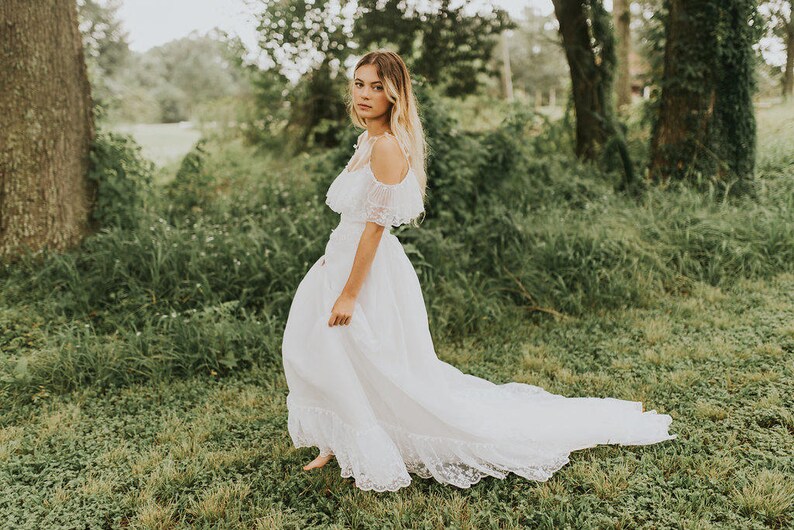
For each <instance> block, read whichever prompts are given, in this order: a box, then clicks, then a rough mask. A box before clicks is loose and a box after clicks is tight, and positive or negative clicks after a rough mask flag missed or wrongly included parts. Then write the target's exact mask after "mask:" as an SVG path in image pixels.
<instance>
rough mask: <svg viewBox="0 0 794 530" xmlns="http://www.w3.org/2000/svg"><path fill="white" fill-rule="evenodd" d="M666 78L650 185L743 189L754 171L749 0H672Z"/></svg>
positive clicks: (667, 26) (653, 145)
mask: <svg viewBox="0 0 794 530" xmlns="http://www.w3.org/2000/svg"><path fill="white" fill-rule="evenodd" d="M668 6H669V11H668V16H667V19H666V21H665V30H666V42H665V57H664V76H663V79H662V95H661V98H660V105H659V115H658V118H657V121H656V123H655V126H654V131H653V135H652V139H651V156H650V167H649V175H650V177H651V178H652V179H654V180H659V181H663V180H667V179H670V178H674V179H685V178H688V179H691V180H695V181H696V180H701V179H703V180H710V181H715V182H728V181H734V180H736V179H738V180H739V181H741V182H736V183H735V184H738V186H735V187H734V191H741V190H745V189H747V186H746V184H747V183H748V181H749V179H750V178H751V177H752V174H753V171H754V166H755V149H756V125H755V114H754V110H753V104H752V93H753V91H754V90H755V87H756V85H755V79H754V76H753V73H754V70H753V69H754V60H755V58H754V52H753V49H752V46H753V45H754V44H755V43H754V41H753V38H754V37H753V35H754V29H753V28H752V27H751V26H750V25H749V24H748V20H750V19H751V17H752V14H753V12H754V10H755V1H754V0H669V2H668Z"/></svg>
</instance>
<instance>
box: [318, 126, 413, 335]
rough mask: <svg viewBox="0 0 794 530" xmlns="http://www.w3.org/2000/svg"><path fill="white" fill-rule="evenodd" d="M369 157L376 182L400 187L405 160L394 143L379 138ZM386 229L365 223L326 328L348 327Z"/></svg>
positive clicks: (375, 224) (376, 224)
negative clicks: (347, 274)
mask: <svg viewBox="0 0 794 530" xmlns="http://www.w3.org/2000/svg"><path fill="white" fill-rule="evenodd" d="M371 157H372V158H371V163H370V165H371V167H372V173H373V174H374V175H375V178H376V179H377V180H379V181H380V182H382V183H383V184H390V185H393V184H399V182H400V180H401V179H402V173H403V171H404V166H405V159H404V157H403V154H402V151H401V150H400V147H399V146H398V145H397V143H396V142H394V141H385V142H384V141H382V139H381V138H379V139H378V140H376V141H375V145H373V146H372V155H371ZM385 228H386V227H385V226H383V225H379V224H378V223H373V222H371V221H368V222H367V225H366V226H365V227H364V231H363V232H362V233H361V237H360V238H359V240H358V247H357V248H356V255H355V257H354V258H353V266H352V268H351V270H350V276H349V277H348V279H347V283H345V286H344V287H343V288H342V293H341V294H340V295H339V298H337V300H336V303H335V304H334V307H333V309H331V317H330V319H329V320H328V325H329V326H336V325H348V324H350V320H351V319H352V316H353V308H354V307H355V303H356V299H357V298H358V294H359V292H360V291H361V286H362V285H364V280H365V279H366V277H367V274H368V273H369V269H370V267H371V266H372V261H373V260H374V259H375V253H376V252H377V250H378V245H379V244H380V241H381V238H382V236H383V230H384V229H385Z"/></svg>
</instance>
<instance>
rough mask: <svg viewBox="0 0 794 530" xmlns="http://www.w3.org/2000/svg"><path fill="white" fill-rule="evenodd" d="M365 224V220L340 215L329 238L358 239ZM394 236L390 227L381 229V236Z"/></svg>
mask: <svg viewBox="0 0 794 530" xmlns="http://www.w3.org/2000/svg"><path fill="white" fill-rule="evenodd" d="M366 226H367V221H366V220H364V219H356V218H353V217H347V216H345V215H342V216H341V218H340V219H339V224H337V225H336V226H335V227H334V229H333V230H331V239H333V240H355V241H358V240H359V238H360V237H361V234H362V233H363V232H364V228H366ZM387 236H391V237H395V236H394V235H393V234H392V233H391V228H390V227H386V228H385V229H384V230H383V237H387Z"/></svg>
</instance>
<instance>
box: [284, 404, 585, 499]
mask: <svg viewBox="0 0 794 530" xmlns="http://www.w3.org/2000/svg"><path fill="white" fill-rule="evenodd" d="M287 406H288V409H289V419H288V429H289V434H290V437H291V438H292V441H293V444H294V446H295V447H296V448H299V447H317V448H319V450H320V454H321V455H329V454H332V453H333V454H334V455H335V456H336V459H337V462H338V463H339V467H340V468H341V476H342V477H345V478H349V477H353V478H354V480H355V483H356V486H357V487H358V488H360V489H362V490H375V491H378V492H384V491H397V490H399V489H400V488H403V487H406V486H408V485H409V484H410V482H411V477H410V475H409V473H413V474H416V475H418V476H419V477H421V478H425V479H427V478H435V479H436V480H437V481H438V482H440V483H442V484H450V485H453V486H456V487H459V488H463V489H466V488H469V487H471V486H473V485H474V484H477V483H478V482H479V481H480V480H482V479H483V478H484V477H487V476H493V477H496V478H499V479H503V478H505V477H506V476H507V474H508V473H510V472H512V473H514V474H516V475H518V476H521V477H524V478H526V479H528V480H534V481H539V482H544V481H546V480H548V479H549V478H550V477H551V476H552V475H553V474H554V473H555V472H556V471H557V470H559V469H560V468H562V467H563V466H564V465H566V464H567V463H568V462H569V458H568V455H569V454H570V453H569V452H559V451H557V452H554V451H543V450H541V449H538V448H536V447H531V446H528V444H526V443H525V444H519V443H485V442H470V441H464V440H457V439H453V438H447V437H438V436H426V435H420V434H415V433H410V432H408V431H406V430H405V429H402V428H400V427H397V426H395V425H391V424H388V423H385V422H380V421H379V422H377V423H375V424H373V425H371V426H370V427H368V428H366V429H358V430H357V429H355V428H354V427H352V426H351V425H349V424H347V423H345V422H344V421H343V420H342V419H341V418H340V417H339V415H338V414H337V413H336V412H334V411H331V410H328V409H323V408H319V407H312V406H305V405H298V404H296V403H294V400H293V399H291V397H290V396H288V397H287ZM526 462H534V463H532V464H527V463H526Z"/></svg>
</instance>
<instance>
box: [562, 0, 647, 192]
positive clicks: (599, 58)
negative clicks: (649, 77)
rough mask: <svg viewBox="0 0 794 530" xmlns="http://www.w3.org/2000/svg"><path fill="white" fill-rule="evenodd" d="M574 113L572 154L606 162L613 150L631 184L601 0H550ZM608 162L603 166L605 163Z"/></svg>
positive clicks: (612, 53)
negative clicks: (615, 101)
mask: <svg viewBox="0 0 794 530" xmlns="http://www.w3.org/2000/svg"><path fill="white" fill-rule="evenodd" d="M553 3H554V12H555V15H556V16H557V21H558V22H559V23H560V35H561V37H562V45H563V48H564V49H565V56H566V58H567V60H568V67H569V69H570V71H571V91H572V95H573V104H574V110H575V112H576V155H577V156H578V157H579V158H580V159H582V160H588V161H601V162H605V161H606V160H607V159H608V158H611V154H612V153H613V152H614V153H615V154H616V157H617V159H618V160H619V164H620V165H621V169H622V173H623V181H622V183H621V187H622V188H623V189H628V188H629V187H630V186H633V184H634V169H633V168H632V163H631V159H630V157H629V151H628V147H627V145H626V140H625V138H624V136H623V132H622V130H621V127H620V124H619V123H618V121H617V119H616V118H615V113H614V106H613V100H612V89H613V87H612V83H613V79H614V68H615V60H616V58H615V36H614V31H613V29H612V26H611V24H610V17H609V14H608V13H607V12H606V10H605V9H604V6H603V4H602V2H601V0H553ZM604 165H607V164H604Z"/></svg>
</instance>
